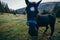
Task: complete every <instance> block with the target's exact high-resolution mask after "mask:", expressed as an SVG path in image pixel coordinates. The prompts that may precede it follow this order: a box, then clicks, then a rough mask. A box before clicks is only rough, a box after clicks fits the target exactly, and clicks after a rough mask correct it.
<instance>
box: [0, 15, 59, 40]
mask: <svg viewBox="0 0 60 40" xmlns="http://www.w3.org/2000/svg"><path fill="white" fill-rule="evenodd" d="M59 20H60V19H58V18H57V20H56V25H55V32H54V35H53V40H60V23H58V21H59ZM28 28H29V27H28V26H27V25H26V15H20V14H19V15H17V16H15V15H13V14H4V15H0V40H27V38H29V35H28ZM44 30H45V27H40V28H39V33H38V35H39V36H38V38H39V40H46V38H47V37H46V36H44V37H43V36H42V35H43V31H44ZM49 30H50V29H48V31H47V34H46V35H47V36H49V35H50V31H49ZM29 39H30V38H29Z"/></svg>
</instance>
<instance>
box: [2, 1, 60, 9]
mask: <svg viewBox="0 0 60 40" xmlns="http://www.w3.org/2000/svg"><path fill="white" fill-rule="evenodd" d="M1 1H3V2H6V3H7V4H8V6H9V8H11V9H14V10H16V9H19V8H23V7H26V4H25V0H1ZM29 1H31V2H38V1H39V0H29ZM55 1H60V0H42V3H43V2H55Z"/></svg>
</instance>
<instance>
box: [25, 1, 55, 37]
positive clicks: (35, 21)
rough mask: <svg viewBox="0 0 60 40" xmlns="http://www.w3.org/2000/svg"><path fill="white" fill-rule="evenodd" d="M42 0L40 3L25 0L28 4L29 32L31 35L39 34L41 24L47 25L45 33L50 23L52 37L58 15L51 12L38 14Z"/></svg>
mask: <svg viewBox="0 0 60 40" xmlns="http://www.w3.org/2000/svg"><path fill="white" fill-rule="evenodd" d="M41 1H42V0H41ZM41 1H39V2H38V3H35V2H29V1H28V0H25V2H26V4H27V7H26V13H27V23H28V26H29V34H30V35H31V36H38V29H39V26H45V27H46V30H45V31H44V33H45V32H46V31H47V29H48V25H50V28H51V35H50V37H51V36H52V35H53V33H54V26H55V20H56V17H55V16H54V15H51V14H47V15H37V14H38V6H39V4H40V2H41Z"/></svg>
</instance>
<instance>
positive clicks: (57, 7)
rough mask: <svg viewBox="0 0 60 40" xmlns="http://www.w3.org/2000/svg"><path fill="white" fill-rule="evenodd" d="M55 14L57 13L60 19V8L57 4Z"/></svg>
mask: <svg viewBox="0 0 60 40" xmlns="http://www.w3.org/2000/svg"><path fill="white" fill-rule="evenodd" d="M53 12H54V13H56V17H60V6H59V5H57V4H56V5H55V7H54V10H53Z"/></svg>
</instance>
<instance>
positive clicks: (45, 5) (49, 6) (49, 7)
mask: <svg viewBox="0 0 60 40" xmlns="http://www.w3.org/2000/svg"><path fill="white" fill-rule="evenodd" d="M56 4H57V5H58V6H60V2H46V3H41V4H40V5H39V7H38V9H39V10H40V11H42V10H44V9H47V10H49V11H52V10H53V9H54V7H55V5H56ZM24 11H25V8H20V9H17V12H18V13H23V12H24Z"/></svg>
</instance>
